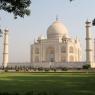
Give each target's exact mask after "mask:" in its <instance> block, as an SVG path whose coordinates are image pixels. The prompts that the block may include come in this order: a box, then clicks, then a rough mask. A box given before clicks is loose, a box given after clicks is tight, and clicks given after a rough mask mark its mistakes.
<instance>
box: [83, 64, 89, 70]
mask: <svg viewBox="0 0 95 95" xmlns="http://www.w3.org/2000/svg"><path fill="white" fill-rule="evenodd" d="M89 68H91V66H90V64H85V65H83V69H89Z"/></svg>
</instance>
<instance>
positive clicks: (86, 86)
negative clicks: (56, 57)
mask: <svg viewBox="0 0 95 95" xmlns="http://www.w3.org/2000/svg"><path fill="white" fill-rule="evenodd" d="M0 92H2V93H3V92H8V93H16V92H17V93H20V95H24V94H25V93H27V92H31V93H32V92H34V94H27V95H95V74H94V73H0ZM38 93H39V94H38ZM40 93H43V94H40ZM45 93H47V94H45Z"/></svg>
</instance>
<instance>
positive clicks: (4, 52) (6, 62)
mask: <svg viewBox="0 0 95 95" xmlns="http://www.w3.org/2000/svg"><path fill="white" fill-rule="evenodd" d="M8 32H9V30H8V29H7V28H6V29H5V30H4V49H3V67H4V68H6V67H7V65H8Z"/></svg>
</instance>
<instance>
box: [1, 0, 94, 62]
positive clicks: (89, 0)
mask: <svg viewBox="0 0 95 95" xmlns="http://www.w3.org/2000/svg"><path fill="white" fill-rule="evenodd" d="M94 9H95V0H74V1H73V2H71V3H70V1H69V0H32V4H31V6H30V10H31V15H30V16H28V17H25V18H24V19H23V18H18V19H16V20H15V19H14V17H13V14H8V13H6V12H4V11H0V18H1V19H0V27H1V29H3V30H4V28H6V27H8V28H9V30H10V32H9V62H30V45H31V44H33V42H34V39H37V37H38V36H40V35H44V36H46V32H47V28H48V27H49V26H50V25H51V24H52V22H53V21H55V20H56V15H58V18H59V20H60V21H61V22H63V24H64V25H65V26H66V27H67V29H68V31H69V34H70V36H71V37H73V38H76V36H77V37H78V38H79V39H80V43H81V46H82V52H83V60H85V21H86V20H87V19H89V20H90V21H92V20H93V19H94V18H95V11H94ZM92 28H93V29H92V33H93V37H95V36H94V35H95V33H94V31H95V29H94V27H92ZM2 39H3V38H2V37H0V64H1V63H2V53H3V40H2Z"/></svg>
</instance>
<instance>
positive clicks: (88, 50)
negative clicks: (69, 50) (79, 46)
mask: <svg viewBox="0 0 95 95" xmlns="http://www.w3.org/2000/svg"><path fill="white" fill-rule="evenodd" d="M85 24H86V63H87V64H90V65H91V66H92V64H93V46H92V31H91V22H89V21H86V23H85Z"/></svg>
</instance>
